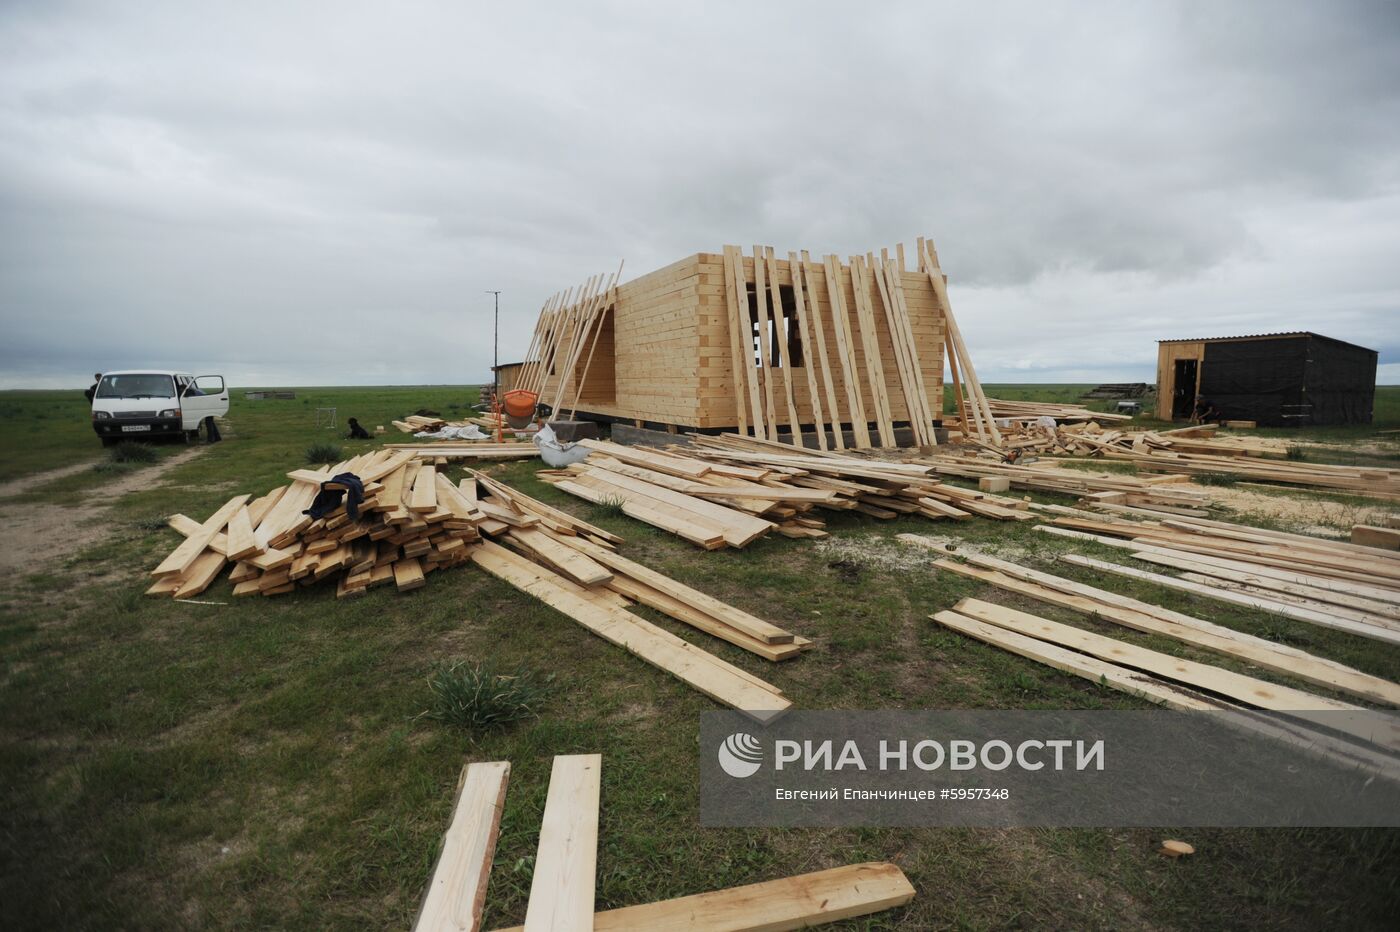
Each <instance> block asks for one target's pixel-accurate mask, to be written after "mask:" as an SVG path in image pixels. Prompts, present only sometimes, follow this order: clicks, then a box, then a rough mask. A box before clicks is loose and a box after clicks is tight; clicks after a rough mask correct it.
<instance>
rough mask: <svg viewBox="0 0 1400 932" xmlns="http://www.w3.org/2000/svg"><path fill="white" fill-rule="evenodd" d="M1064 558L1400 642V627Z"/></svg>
mask: <svg viewBox="0 0 1400 932" xmlns="http://www.w3.org/2000/svg"><path fill="white" fill-rule="evenodd" d="M1060 559H1061V560H1063V561H1065V562H1066V563H1073V564H1075V565H1076V566H1086V567H1089V568H1090V569H1096V570H1100V571H1102V572H1106V573H1115V574H1117V575H1119V576H1128V577H1131V578H1132V579H1138V580H1142V581H1143V582H1149V583H1152V584H1154V585H1158V586H1163V587H1165V588H1168V589H1178V590H1180V591H1182V592H1189V593H1191V594H1192V595H1200V596H1205V597H1206V598H1208V599H1215V600H1217V601H1219V602H1230V603H1231V604H1234V605H1243V606H1245V607H1247V608H1255V609H1259V610H1260V611H1265V612H1272V613H1273V614H1275V615H1282V616H1284V617H1285V618H1292V619H1294V620H1295V621H1306V622H1309V623H1311V624H1315V625H1319V626H1321V627H1324V628H1334V629H1336V630H1338V631H1345V632H1347V633H1348V634H1357V635H1360V636H1361V637H1366V638H1371V639H1373V640H1376V641H1384V642H1386V643H1387V644H1400V630H1396V629H1394V628H1391V627H1389V626H1388V625H1381V624H1368V623H1366V622H1360V621H1353V620H1351V619H1349V618H1341V617H1338V616H1337V615H1334V614H1332V613H1330V612H1326V611H1317V610H1316V609H1311V608H1304V607H1302V606H1300V605H1290V604H1288V603H1287V602H1277V601H1274V600H1272V599H1265V598H1261V597H1259V596H1253V595H1246V594H1245V593H1241V592H1231V591H1230V590H1228V589H1218V588H1215V587H1213V586H1203V585H1201V584H1200V583H1193V582H1189V581H1187V580H1184V579H1177V578H1176V577H1174V576H1163V575H1161V574H1160V573H1148V572H1146V571H1144V570H1139V569H1134V568H1133V567H1131V566H1122V565H1120V564H1117V563H1109V562H1107V561H1105V560H1095V559H1092V558H1090V557H1082V556H1080V555H1079V554H1076V553H1070V554H1064V555H1063V556H1061V557H1060ZM1379 620H1382V619H1378V621H1379Z"/></svg>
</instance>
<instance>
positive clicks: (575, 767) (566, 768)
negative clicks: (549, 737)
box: [525, 754, 603, 932]
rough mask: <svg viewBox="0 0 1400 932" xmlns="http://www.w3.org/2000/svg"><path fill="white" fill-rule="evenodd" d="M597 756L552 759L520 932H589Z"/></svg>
mask: <svg viewBox="0 0 1400 932" xmlns="http://www.w3.org/2000/svg"><path fill="white" fill-rule="evenodd" d="M602 770H603V756H602V755H601V754H564V755H560V756H558V757H556V758H554V766H553V768H552V770H551V771H550V774H549V795H548V796H547V797H546V798H545V803H544V820H543V822H542V823H541V825H540V843H539V847H538V848H537V849H536V851H535V866H534V876H533V878H532V879H531V881H530V902H529V905H528V906H526V908H525V932H589V930H592V928H593V886H594V883H595V881H596V879H597V873H598V802H599V794H600V792H601V789H602Z"/></svg>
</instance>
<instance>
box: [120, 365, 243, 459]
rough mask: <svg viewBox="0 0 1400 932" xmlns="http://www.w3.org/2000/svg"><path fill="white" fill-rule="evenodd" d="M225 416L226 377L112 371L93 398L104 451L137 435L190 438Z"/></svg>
mask: <svg viewBox="0 0 1400 932" xmlns="http://www.w3.org/2000/svg"><path fill="white" fill-rule="evenodd" d="M225 414H228V387H227V386H226V385H224V377H223V376H221V375H201V376H199V377H198V378H196V377H194V376H192V375H189V374H188V373H184V372H160V371H156V370H151V369H133V370H130V371H126V372H108V373H106V374H104V375H103V376H102V380H101V381H100V382H98V383H97V391H95V392H93V395H92V429H93V430H94V431H96V432H97V436H99V437H101V438H102V445H103V446H104V447H107V446H111V445H112V444H114V443H116V442H117V441H119V440H122V439H124V438H125V439H127V440H130V439H133V438H135V437H155V436H174V435H177V434H183V435H184V437H185V439H186V440H190V439H193V437H194V436H195V435H196V434H197V433H198V432H199V423H200V422H201V421H203V420H204V419H205V418H206V417H210V416H211V415H212V416H215V417H223V416H224V415H225Z"/></svg>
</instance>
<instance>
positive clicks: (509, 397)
mask: <svg viewBox="0 0 1400 932" xmlns="http://www.w3.org/2000/svg"><path fill="white" fill-rule="evenodd" d="M539 403H540V397H539V395H536V394H535V393H534V392H527V391H524V390H523V389H519V388H517V389H513V390H512V391H508V392H506V393H505V394H504V395H502V396H501V409H502V410H503V411H504V412H505V416H506V422H507V423H508V424H510V426H511V427H515V428H517V429H518V428H523V427H529V426H530V422H531V421H533V420H534V419H535V409H536V408H537V407H538V406H539Z"/></svg>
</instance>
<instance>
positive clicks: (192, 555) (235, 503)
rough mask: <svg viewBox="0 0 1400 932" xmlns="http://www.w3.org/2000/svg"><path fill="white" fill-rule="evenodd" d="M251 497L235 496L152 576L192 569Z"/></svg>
mask: <svg viewBox="0 0 1400 932" xmlns="http://www.w3.org/2000/svg"><path fill="white" fill-rule="evenodd" d="M250 498H252V496H251V495H235V496H234V497H233V498H231V499H229V500H228V501H227V502H226V503H225V504H224V506H223V507H222V508H220V509H219V510H218V511H216V512H214V513H213V514H212V515H210V516H209V520H207V521H205V522H204V523H203V524H201V525H200V526H199V530H198V531H196V532H195V533H193V534H191V535H190V536H189V537H186V538H185V539H184V540H183V541H182V542H181V543H180V546H178V547H176V548H175V549H174V550H173V551H171V553H170V555H169V556H167V557H166V558H165V559H164V560H162V561H161V562H160V565H159V566H157V567H156V568H155V569H153V570H151V575H152V576H164V575H166V574H168V573H183V572H184V571H185V570H187V569H189V568H190V565H191V564H193V563H194V561H195V560H196V559H197V558H198V557H199V555H200V554H201V553H203V552H204V548H205V547H207V546H208V545H209V541H210V540H211V539H212V538H213V537H214V535H215V534H217V533H219V532H220V531H222V530H223V529H224V526H225V525H226V524H228V522H229V519H230V518H232V517H233V516H234V514H235V513H236V512H237V511H238V510H239V509H240V508H242V507H243V506H244V505H246V504H247V503H248V499H250Z"/></svg>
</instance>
